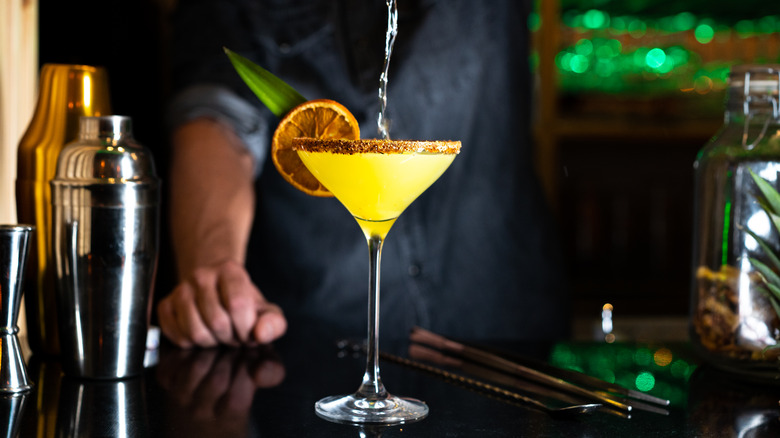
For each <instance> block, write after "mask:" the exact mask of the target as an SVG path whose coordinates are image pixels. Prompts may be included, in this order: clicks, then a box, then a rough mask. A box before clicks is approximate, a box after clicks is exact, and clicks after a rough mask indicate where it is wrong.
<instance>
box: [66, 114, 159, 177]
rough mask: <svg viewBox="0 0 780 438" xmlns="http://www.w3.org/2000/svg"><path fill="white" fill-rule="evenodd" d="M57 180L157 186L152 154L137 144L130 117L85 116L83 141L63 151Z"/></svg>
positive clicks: (80, 124)
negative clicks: (153, 184)
mask: <svg viewBox="0 0 780 438" xmlns="http://www.w3.org/2000/svg"><path fill="white" fill-rule="evenodd" d="M55 179H57V180H60V181H62V180H67V181H72V182H75V183H108V184H114V183H120V184H121V183H153V182H154V183H156V182H157V173H156V171H155V166H154V161H153V159H152V156H151V154H150V153H149V151H148V150H147V149H146V148H145V147H143V146H142V145H140V144H138V143H136V142H135V140H134V139H133V136H132V121H131V119H130V117H126V116H102V117H82V118H81V119H80V120H79V139H78V140H75V141H73V142H71V143H69V144H67V145H65V147H64V148H63V150H62V152H60V156H59V160H58V162H57V176H56V178H55Z"/></svg>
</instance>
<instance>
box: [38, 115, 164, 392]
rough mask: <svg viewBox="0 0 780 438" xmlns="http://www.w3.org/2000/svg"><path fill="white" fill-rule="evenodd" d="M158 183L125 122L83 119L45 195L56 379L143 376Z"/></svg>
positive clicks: (155, 250)
mask: <svg viewBox="0 0 780 438" xmlns="http://www.w3.org/2000/svg"><path fill="white" fill-rule="evenodd" d="M159 185H160V183H159V180H158V179H157V174H156V171H155V167H154V162H153V160H152V157H151V154H150V153H149V152H148V151H147V150H146V148H144V147H143V146H141V145H139V144H138V143H136V142H135V141H134V140H133V137H132V128H131V120H130V118H129V117H123V116H104V117H83V118H81V120H80V132H79V139H78V140H76V141H74V142H73V143H70V144H69V145H67V146H65V148H64V149H63V150H62V152H61V154H60V156H59V160H58V163H57V174H56V177H55V179H54V180H52V182H51V189H52V207H53V210H52V212H53V214H52V245H53V253H54V264H55V267H56V274H57V281H56V283H57V308H58V324H59V328H60V330H59V335H60V346H61V356H62V363H63V370H64V371H65V373H66V374H68V375H71V376H76V377H87V378H98V379H100V378H104V379H111V378H123V377H128V376H133V375H137V374H140V373H141V371H142V370H143V360H144V352H145V346H146V334H147V330H148V327H149V317H150V312H151V295H152V289H153V284H154V278H155V274H156V269H157V255H158V239H159V237H158V233H159V231H158V229H159Z"/></svg>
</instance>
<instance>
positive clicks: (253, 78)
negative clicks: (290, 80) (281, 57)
mask: <svg viewBox="0 0 780 438" xmlns="http://www.w3.org/2000/svg"><path fill="white" fill-rule="evenodd" d="M223 50H224V51H225V54H226V55H227V56H228V58H229V59H230V62H231V63H232V64H233V68H235V69H236V72H238V75H239V76H241V79H243V80H244V82H245V83H246V84H247V85H248V86H249V89H250V90H252V92H253V93H255V95H256V96H257V97H258V98H259V99H260V101H261V102H263V104H264V105H265V106H266V107H268V109H269V110H271V112H272V113H274V115H276V117H282V116H284V115H285V114H287V113H288V112H289V111H290V110H291V109H293V108H295V107H296V106H298V105H300V104H302V103H303V102H306V98H305V97H303V96H301V94H300V93H298V92H297V91H296V90H295V89H294V88H293V87H291V86H289V85H287V83H286V82H284V81H283V80H281V79H279V78H278V77H276V76H274V75H273V74H272V73H271V72H269V71H268V70H266V69H264V68H262V67H260V66H259V65H257V64H255V63H253V62H252V61H250V60H248V59H246V58H244V57H243V56H241V55H239V54H238V53H236V52H234V51H232V50H230V49H228V48H227V47H223Z"/></svg>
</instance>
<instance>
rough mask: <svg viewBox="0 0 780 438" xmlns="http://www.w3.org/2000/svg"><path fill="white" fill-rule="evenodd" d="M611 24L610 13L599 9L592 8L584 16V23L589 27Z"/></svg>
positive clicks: (595, 27) (601, 26) (596, 27)
mask: <svg viewBox="0 0 780 438" xmlns="http://www.w3.org/2000/svg"><path fill="white" fill-rule="evenodd" d="M608 24H609V15H607V14H606V13H605V12H603V11H599V10H598V9H591V10H589V11H588V12H586V13H585V15H583V16H582V25H583V26H585V27H586V28H588V29H601V28H604V27H606V26H607V25H608Z"/></svg>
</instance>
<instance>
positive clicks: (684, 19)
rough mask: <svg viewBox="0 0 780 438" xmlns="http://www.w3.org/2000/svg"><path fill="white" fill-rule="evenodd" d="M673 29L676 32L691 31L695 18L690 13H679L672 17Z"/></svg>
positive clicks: (694, 24)
mask: <svg viewBox="0 0 780 438" xmlns="http://www.w3.org/2000/svg"><path fill="white" fill-rule="evenodd" d="M673 20H674V28H675V30H677V31H678V32H684V31H686V30H691V29H693V27H694V26H696V17H695V16H694V15H693V14H691V13H690V12H680V13H679V14H677V15H675V16H674V19H673Z"/></svg>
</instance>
